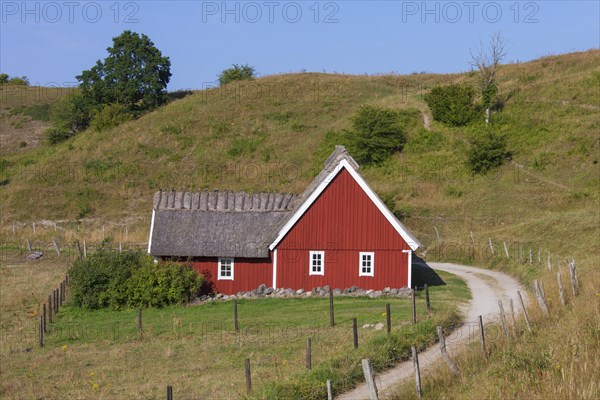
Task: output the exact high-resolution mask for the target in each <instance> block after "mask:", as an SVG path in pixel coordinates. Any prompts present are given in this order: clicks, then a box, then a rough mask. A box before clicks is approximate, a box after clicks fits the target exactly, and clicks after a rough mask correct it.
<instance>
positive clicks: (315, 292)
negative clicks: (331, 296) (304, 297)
mask: <svg viewBox="0 0 600 400" xmlns="http://www.w3.org/2000/svg"><path fill="white" fill-rule="evenodd" d="M320 291H321V286H317V287H316V289H314V288H313V290H312V292H313V294H318V293H319V292H320Z"/></svg>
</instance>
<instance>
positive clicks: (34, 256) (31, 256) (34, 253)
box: [27, 251, 44, 260]
mask: <svg viewBox="0 0 600 400" xmlns="http://www.w3.org/2000/svg"><path fill="white" fill-rule="evenodd" d="M43 255H44V253H42V252H41V251H32V252H31V253H29V255H28V256H27V259H28V260H38V259H40V258H42V256H43Z"/></svg>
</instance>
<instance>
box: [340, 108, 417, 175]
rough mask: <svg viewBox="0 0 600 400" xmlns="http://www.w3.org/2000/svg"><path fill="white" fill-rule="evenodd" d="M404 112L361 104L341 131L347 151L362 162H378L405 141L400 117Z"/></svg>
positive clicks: (398, 149) (399, 148)
mask: <svg viewBox="0 0 600 400" xmlns="http://www.w3.org/2000/svg"><path fill="white" fill-rule="evenodd" d="M405 114H406V112H403V111H399V110H392V109H388V108H382V107H377V106H369V105H365V106H362V107H361V108H360V109H359V110H358V112H356V113H355V114H354V115H353V116H352V118H351V120H352V131H348V132H346V133H345V136H346V138H345V141H346V143H347V146H348V148H349V149H348V150H349V151H350V153H351V154H352V156H353V157H354V158H356V161H358V162H359V163H362V164H378V163H380V162H382V161H384V160H386V159H387V158H388V157H390V156H391V155H392V154H393V153H394V152H396V151H400V150H402V148H403V147H404V144H405V143H406V136H405V133H404V130H405V124H404V123H403V120H404V118H405Z"/></svg>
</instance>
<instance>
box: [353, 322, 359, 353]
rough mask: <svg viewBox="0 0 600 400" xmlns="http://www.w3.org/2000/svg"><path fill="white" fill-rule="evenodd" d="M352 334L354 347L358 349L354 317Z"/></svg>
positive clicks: (356, 327)
mask: <svg viewBox="0 0 600 400" xmlns="http://www.w3.org/2000/svg"><path fill="white" fill-rule="evenodd" d="M352 336H353V339H354V348H355V349H358V325H357V323H356V318H352Z"/></svg>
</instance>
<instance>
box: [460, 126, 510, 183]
mask: <svg viewBox="0 0 600 400" xmlns="http://www.w3.org/2000/svg"><path fill="white" fill-rule="evenodd" d="M510 156H511V152H510V151H508V147H507V143H506V136H505V135H502V134H498V133H495V132H493V131H492V130H489V131H487V132H485V133H479V134H475V135H474V136H473V137H472V138H471V140H470V147H469V151H468V165H469V169H470V170H471V172H472V173H473V174H482V175H483V174H486V173H487V172H488V171H490V170H492V169H494V168H496V167H499V166H500V165H502V163H503V162H504V160H506V159H507V158H510Z"/></svg>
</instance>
